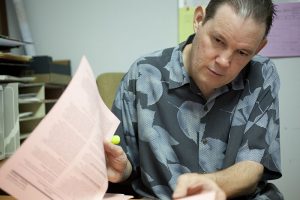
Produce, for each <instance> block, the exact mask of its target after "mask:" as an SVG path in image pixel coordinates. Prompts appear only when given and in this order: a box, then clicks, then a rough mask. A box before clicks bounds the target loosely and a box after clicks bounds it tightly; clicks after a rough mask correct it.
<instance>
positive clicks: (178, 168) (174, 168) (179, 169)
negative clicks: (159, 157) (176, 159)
mask: <svg viewBox="0 0 300 200" xmlns="http://www.w3.org/2000/svg"><path fill="white" fill-rule="evenodd" d="M168 167H169V169H170V172H171V173H172V175H171V179H170V181H169V185H170V187H171V188H172V189H173V190H174V189H175V186H176V183H177V179H178V177H179V176H180V175H181V174H185V173H190V172H191V171H190V170H189V169H188V168H187V167H185V166H183V165H180V164H178V163H176V164H169V165H168Z"/></svg>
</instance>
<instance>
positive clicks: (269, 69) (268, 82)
mask: <svg viewBox="0 0 300 200" xmlns="http://www.w3.org/2000/svg"><path fill="white" fill-rule="evenodd" d="M274 71H276V68H275V66H274V64H273V63H272V61H270V60H269V62H268V63H267V64H265V65H264V66H263V68H262V76H263V78H264V80H265V82H264V85H263V87H264V89H267V88H268V87H271V89H270V91H271V94H272V97H273V98H275V97H276V96H277V95H278V91H279V87H280V82H279V81H274V79H279V77H278V74H277V72H276V73H274ZM270 77H272V78H270Z"/></svg>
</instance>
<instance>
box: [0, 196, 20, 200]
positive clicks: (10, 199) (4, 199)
mask: <svg viewBox="0 0 300 200" xmlns="http://www.w3.org/2000/svg"><path fill="white" fill-rule="evenodd" d="M0 200H16V199H15V198H13V197H11V196H2V195H0Z"/></svg>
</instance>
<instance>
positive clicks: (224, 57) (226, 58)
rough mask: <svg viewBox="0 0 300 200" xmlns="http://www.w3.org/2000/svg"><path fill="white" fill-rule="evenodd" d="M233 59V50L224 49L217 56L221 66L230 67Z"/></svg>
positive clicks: (217, 61)
mask: <svg viewBox="0 0 300 200" xmlns="http://www.w3.org/2000/svg"><path fill="white" fill-rule="evenodd" d="M231 60H232V52H230V51H222V52H220V53H219V55H218V56H217V58H216V63H217V64H218V65H219V66H220V67H229V66H230V63H231Z"/></svg>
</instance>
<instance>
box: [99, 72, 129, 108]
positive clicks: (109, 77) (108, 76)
mask: <svg viewBox="0 0 300 200" xmlns="http://www.w3.org/2000/svg"><path fill="white" fill-rule="evenodd" d="M124 74H125V73H122V72H107V73H103V74H100V75H99V76H97V79H96V82H97V86H98V90H99V93H100V96H101V97H102V99H103V101H104V103H105V104H106V106H107V107H108V108H110V109H111V107H112V104H113V101H114V99H115V96H116V91H117V89H118V86H119V84H120V81H121V79H122V78H123V76H124Z"/></svg>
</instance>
